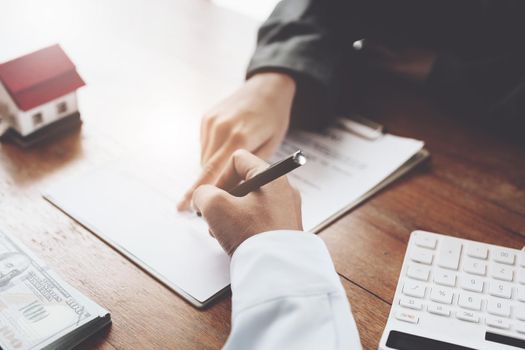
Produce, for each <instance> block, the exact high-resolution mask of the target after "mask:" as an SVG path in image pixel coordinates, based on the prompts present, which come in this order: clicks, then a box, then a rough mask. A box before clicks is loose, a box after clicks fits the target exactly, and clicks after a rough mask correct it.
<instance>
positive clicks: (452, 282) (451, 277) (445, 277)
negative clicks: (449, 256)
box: [434, 269, 456, 287]
mask: <svg viewBox="0 0 525 350" xmlns="http://www.w3.org/2000/svg"><path fill="white" fill-rule="evenodd" d="M434 282H435V283H436V284H440V285H442V286H448V287H455V286H456V274H455V273H454V272H452V271H447V270H441V269H436V271H435V272H434Z"/></svg>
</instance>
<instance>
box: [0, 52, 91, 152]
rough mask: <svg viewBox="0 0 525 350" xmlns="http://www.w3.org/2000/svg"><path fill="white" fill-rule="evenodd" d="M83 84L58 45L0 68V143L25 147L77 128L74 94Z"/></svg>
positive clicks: (0, 65)
mask: <svg viewBox="0 0 525 350" xmlns="http://www.w3.org/2000/svg"><path fill="white" fill-rule="evenodd" d="M84 85H85V83H84V81H83V80H82V78H81V77H80V75H78V73H77V71H76V69H75V65H74V64H73V62H71V60H70V59H69V58H68V57H67V55H66V54H65V53H64V51H63V50H62V48H61V47H60V46H59V45H53V46H50V47H47V48H44V49H41V50H39V51H36V52H33V53H31V54H28V55H25V56H22V57H19V58H16V59H14V60H12V61H9V62H5V63H3V64H0V118H1V119H2V120H3V122H4V124H6V125H8V126H9V130H8V131H7V132H6V133H5V134H4V135H3V136H2V140H5V139H6V138H8V139H14V141H17V142H18V143H20V144H22V145H24V146H27V145H30V144H33V143H35V142H37V141H40V140H41V139H43V138H47V136H49V135H50V134H56V132H57V131H63V130H64V129H68V128H71V126H72V125H79V124H80V123H81V121H80V114H79V112H78V107H77V96H76V90H77V89H78V88H80V87H81V86H84Z"/></svg>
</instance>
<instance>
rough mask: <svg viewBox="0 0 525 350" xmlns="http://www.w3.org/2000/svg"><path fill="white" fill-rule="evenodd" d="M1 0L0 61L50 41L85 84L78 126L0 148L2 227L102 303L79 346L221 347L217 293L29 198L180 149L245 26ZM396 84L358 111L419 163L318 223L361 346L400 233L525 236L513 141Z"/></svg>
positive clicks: (233, 64) (229, 64)
mask: <svg viewBox="0 0 525 350" xmlns="http://www.w3.org/2000/svg"><path fill="white" fill-rule="evenodd" d="M2 8H3V12H4V13H7V14H8V16H3V17H4V18H3V20H2V21H0V42H1V43H2V50H0V61H4V60H7V59H9V58H14V57H16V56H18V55H21V54H24V53H27V52H30V51H33V50H36V49H38V48H41V47H44V46H46V45H50V44H53V43H56V42H58V43H60V44H61V45H62V47H63V48H64V49H65V51H66V52H67V53H68V54H69V55H70V57H71V58H72V59H73V61H74V62H75V63H76V64H77V66H78V71H79V72H80V74H81V75H82V76H83V78H84V79H85V80H86V82H87V87H85V88H83V89H82V90H81V91H80V94H79V95H80V96H79V101H80V109H81V112H82V116H83V119H84V125H83V127H82V129H81V130H79V131H76V132H73V133H70V134H69V135H67V136H64V137H62V138H60V139H57V140H54V141H53V142H50V143H48V144H46V145H42V146H40V147H38V148H35V149H30V150H22V149H19V148H17V147H15V146H12V145H1V146H0V208H1V210H0V229H2V230H5V231H8V232H10V233H11V234H14V235H17V236H18V237H19V238H20V239H21V240H22V241H24V242H25V243H26V244H27V245H28V246H29V247H30V248H31V249H33V250H34V251H35V252H36V253H37V254H38V255H39V256H41V257H42V258H43V259H45V260H46V261H47V262H48V263H49V264H50V265H51V266H52V267H53V268H54V269H55V270H57V271H58V272H59V273H60V274H61V275H62V276H63V277H64V278H65V279H66V280H68V281H69V282H70V283H71V284H72V285H74V286H75V287H77V288H78V289H79V290H80V291H82V292H83V293H85V294H86V295H87V296H89V297H90V298H92V299H94V300H95V301H97V302H98V303H100V304H101V305H103V306H105V307H106V308H108V309H109V310H110V311H111V314H112V319H113V325H112V327H111V328H109V329H107V330H105V331H103V332H101V333H100V334H98V335H97V336H96V337H93V338H92V339H89V340H88V341H87V342H86V343H85V344H83V345H82V346H81V348H85V349H92V348H97V349H167V348H170V349H197V348H198V349H217V348H220V347H221V345H222V344H223V343H224V341H225V340H226V337H227V335H228V332H229V328H230V307H231V303H230V297H229V296H225V297H223V298H222V299H221V300H220V301H218V302H217V303H216V304H214V305H213V306H211V307H210V308H208V309H206V310H204V311H199V310H196V309H194V308H193V307H191V306H190V305H189V304H187V303H186V302H184V301H183V300H182V299H181V298H179V297H178V296H177V295H176V294H174V293H172V292H171V291H170V290H168V289H167V288H165V287H164V286H162V285H161V284H159V283H158V282H156V281H155V280H154V279H152V278H151V277H150V276H148V275H147V274H145V273H144V272H143V271H142V270H141V269H139V268H137V267H136V266H135V265H134V264H132V263H130V262H129V261H128V260H127V259H125V258H124V257H122V256H121V255H120V254H118V253H117V252H115V251H114V250H113V249H112V248H111V247H109V246H107V245H106V244H104V243H103V242H102V241H100V240H99V239H97V238H96V237H95V236H94V235H92V234H91V233H90V232H88V231H87V230H85V229H84V228H82V227H81V226H80V225H78V224H77V223H75V222H74V221H73V220H71V219H70V218H68V217H67V216H65V215H64V214H63V213H61V212H60V211H58V210H57V209H55V208H54V207H53V206H51V205H50V204H49V203H47V202H46V201H45V200H44V199H42V197H41V194H42V191H43V189H45V187H46V186H47V185H48V184H50V183H52V182H54V181H58V180H60V179H61V178H65V177H67V176H70V175H72V174H76V173H81V172H83V171H86V170H89V169H91V168H93V167H96V166H98V165H101V164H104V163H106V162H109V161H111V160H112V159H115V158H118V157H121V156H126V155H129V154H132V153H133V152H136V151H139V152H142V153H148V152H154V153H155V154H157V155H160V156H163V155H164V156H165V158H166V160H167V161H177V159H178V158H177V157H194V156H195V154H196V153H195V152H198V125H199V122H200V116H201V115H202V113H203V112H204V111H205V110H206V109H207V108H209V107H210V106H211V105H212V104H213V103H215V102H216V101H218V100H219V99H220V98H221V97H223V96H225V95H227V94H228V93H229V92H231V91H232V89H234V88H235V87H236V86H237V85H238V84H239V83H240V82H241V81H242V79H243V76H244V68H245V66H246V63H247V60H248V58H249V55H250V53H251V51H252V49H253V45H254V40H255V32H256V29H257V26H258V23H257V22H255V21H253V20H250V19H248V18H245V17H243V16H241V15H238V14H235V13H232V12H229V11H227V10H224V9H221V8H218V7H216V6H214V5H213V4H211V3H210V2H208V1H204V0H172V1H171V0H170V1H169V0H158V1H155V2H148V1H146V0H134V1H125V0H113V1H92V0H77V1H66V0H51V1H46V2H41V1H37V0H34V1H18V0H4V1H3V2H2ZM395 84H396V83H395V82H392V81H378V84H375V85H373V84H371V86H370V87H367V88H369V89H370V90H369V91H368V94H369V95H370V96H373V98H372V99H371V102H370V103H369V104H367V105H366V109H365V110H366V112H367V116H369V117H372V118H374V119H376V120H377V121H379V122H381V123H383V124H384V125H386V126H387V128H388V130H389V131H391V132H392V133H395V134H398V135H401V136H408V137H413V138H418V139H422V140H424V141H425V142H426V145H427V148H428V149H429V151H430V152H431V155H432V156H431V160H430V161H429V162H427V163H426V164H424V165H423V166H420V167H419V168H417V169H416V170H415V171H413V172H411V173H410V174H409V175H408V176H405V177H404V178H402V179H400V180H399V181H396V182H395V183H394V184H393V185H391V186H389V187H388V188H387V189H386V190H384V191H382V192H380V193H379V194H377V195H376V196H374V197H373V198H372V199H370V200H369V201H367V202H366V203H364V204H362V205H361V206H359V207H358V208H357V209H355V210H353V211H352V212H351V213H348V214H347V215H345V216H344V217H342V218H341V219H339V220H338V221H337V222H335V223H334V224H332V225H331V226H330V227H328V228H327V229H325V230H324V231H323V232H321V233H320V236H321V237H322V238H323V239H324V241H325V242H326V244H327V245H328V247H329V250H330V252H331V254H332V256H333V259H334V262H335V265H336V268H337V271H338V272H339V274H340V276H341V280H342V283H343V285H344V287H345V290H346V292H347V294H348V298H349V301H350V303H351V305H352V310H353V312H354V315H355V318H356V321H357V325H358V328H359V331H360V335H361V339H362V343H363V346H364V348H365V349H375V348H377V344H378V341H379V338H380V336H381V333H382V330H383V327H384V325H385V323H386V319H387V316H388V312H389V309H390V303H391V302H392V298H393V294H394V290H395V286H396V283H397V278H398V274H399V270H400V267H401V263H402V260H403V256H404V253H405V248H406V243H407V241H408V237H409V234H410V232H411V231H413V230H415V229H426V230H430V231H436V232H440V233H446V234H450V235H453V236H458V237H463V238H467V239H473V240H479V241H483V242H487V243H493V244H499V245H503V246H509V247H513V248H521V247H522V246H524V245H525V238H524V236H525V151H524V147H523V146H522V145H520V144H519V142H516V140H511V139H507V138H505V137H504V136H501V135H498V134H495V133H493V132H492V131H491V130H490V129H487V128H480V127H477V126H476V125H475V124H473V123H472V122H465V121H462V119H461V118H458V117H457V116H454V115H451V114H450V113H448V112H444V111H441V110H440V108H437V106H436V105H435V104H434V103H433V102H432V101H431V100H429V99H428V98H426V97H425V96H424V95H423V94H422V93H420V92H418V91H414V90H413V89H410V88H399V87H396V85H395ZM181 150H182V151H181ZM192 152H193V153H192Z"/></svg>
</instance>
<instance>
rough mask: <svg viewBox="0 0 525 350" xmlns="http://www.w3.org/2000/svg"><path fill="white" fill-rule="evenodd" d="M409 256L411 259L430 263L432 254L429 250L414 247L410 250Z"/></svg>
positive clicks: (426, 263)
mask: <svg viewBox="0 0 525 350" xmlns="http://www.w3.org/2000/svg"><path fill="white" fill-rule="evenodd" d="M411 258H412V261H415V262H418V263H422V264H425V265H431V264H432V258H433V255H432V253H431V252H430V251H426V250H423V249H418V248H416V249H414V250H413V251H412V255H411Z"/></svg>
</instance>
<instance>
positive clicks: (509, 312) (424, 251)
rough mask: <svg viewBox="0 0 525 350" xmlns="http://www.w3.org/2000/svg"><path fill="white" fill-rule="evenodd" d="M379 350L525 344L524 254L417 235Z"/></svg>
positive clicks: (412, 240) (508, 348)
mask: <svg viewBox="0 0 525 350" xmlns="http://www.w3.org/2000/svg"><path fill="white" fill-rule="evenodd" d="M379 349H380V350H386V349H398V350H442V349H447V350H465V349H476V350H484V349H494V350H500V349H501V350H503V349H505V350H511V349H513V350H515V349H525V253H524V252H522V251H520V250H516V249H510V248H504V247H499V246H495V245H490V244H484V243H479V242H474V241H469V240H466V239H460V238H454V237H450V236H445V235H440V234H436V233H431V232H425V231H414V232H412V234H411V235H410V240H409V242H408V248H407V251H406V254H405V260H404V261H403V267H402V268H401V274H400V276H399V281H398V284H397V288H396V294H395V295H394V300H393V303H392V309H391V310H390V315H389V316H388V322H387V324H386V327H385V331H384V332H383V336H382V337H381V341H380V343H379Z"/></svg>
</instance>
